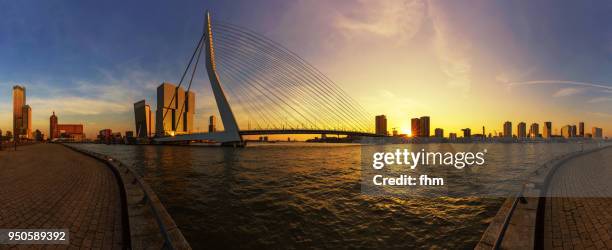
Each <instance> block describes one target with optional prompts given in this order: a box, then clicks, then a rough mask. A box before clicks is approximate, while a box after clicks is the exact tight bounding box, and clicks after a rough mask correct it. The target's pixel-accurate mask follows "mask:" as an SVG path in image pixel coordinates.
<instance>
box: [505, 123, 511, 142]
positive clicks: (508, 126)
mask: <svg viewBox="0 0 612 250" xmlns="http://www.w3.org/2000/svg"><path fill="white" fill-rule="evenodd" d="M504 137H507V138H510V137H512V122H510V121H507V122H504Z"/></svg>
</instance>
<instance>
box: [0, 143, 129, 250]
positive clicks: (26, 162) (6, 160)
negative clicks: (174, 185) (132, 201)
mask: <svg viewBox="0 0 612 250" xmlns="http://www.w3.org/2000/svg"><path fill="white" fill-rule="evenodd" d="M0 208H1V209H0V228H4V229H37V228H60V229H64V228H65V229H69V230H70V234H69V240H70V245H13V246H11V247H12V248H37V249H38V248H45V249H47V248H50V249H56V248H59V249H65V248H69V249H73V248H74V249H78V248H85V249H91V248H94V249H113V248H114V249H120V248H122V246H123V245H122V242H123V241H124V239H123V228H122V220H121V218H122V213H121V200H120V193H119V185H118V184H117V181H116V179H115V177H114V175H113V173H112V172H111V170H110V169H109V168H108V167H107V166H105V165H104V164H102V163H100V162H98V161H96V160H94V159H93V158H90V157H87V156H85V155H82V154H79V153H77V152H74V151H72V150H70V149H68V148H66V147H64V146H62V145H56V144H38V145H31V146H23V147H19V148H18V150H17V151H14V150H12V149H11V150H6V149H5V150H4V151H0ZM6 246H8V245H0V248H4V247H6Z"/></svg>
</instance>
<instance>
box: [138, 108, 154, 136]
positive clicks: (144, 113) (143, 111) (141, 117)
mask: <svg viewBox="0 0 612 250" xmlns="http://www.w3.org/2000/svg"><path fill="white" fill-rule="evenodd" d="M134 118H135V122H136V137H137V138H148V137H151V133H152V132H151V130H152V128H151V125H152V124H151V120H152V118H151V106H149V105H148V104H146V101H145V100H142V101H139V102H136V103H134Z"/></svg>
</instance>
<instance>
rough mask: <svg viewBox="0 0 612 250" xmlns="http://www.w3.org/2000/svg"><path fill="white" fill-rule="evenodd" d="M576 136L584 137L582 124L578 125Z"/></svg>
mask: <svg viewBox="0 0 612 250" xmlns="http://www.w3.org/2000/svg"><path fill="white" fill-rule="evenodd" d="M578 136H579V137H584V122H580V123H578Z"/></svg>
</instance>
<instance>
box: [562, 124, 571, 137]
mask: <svg viewBox="0 0 612 250" xmlns="http://www.w3.org/2000/svg"><path fill="white" fill-rule="evenodd" d="M561 136H563V138H570V137H571V136H572V126H570V125H565V126H563V127H562V128H561Z"/></svg>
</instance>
